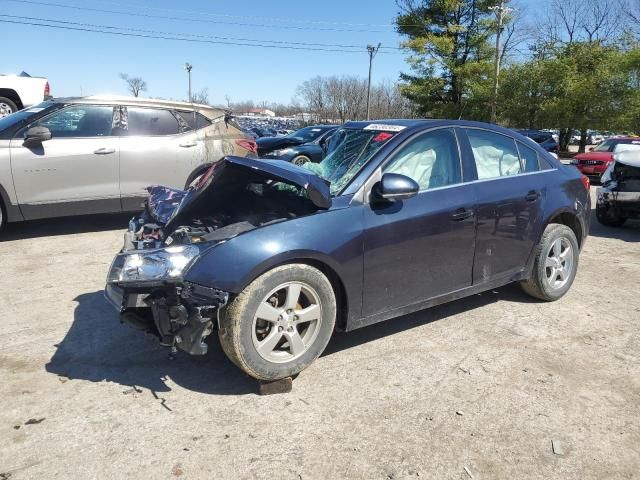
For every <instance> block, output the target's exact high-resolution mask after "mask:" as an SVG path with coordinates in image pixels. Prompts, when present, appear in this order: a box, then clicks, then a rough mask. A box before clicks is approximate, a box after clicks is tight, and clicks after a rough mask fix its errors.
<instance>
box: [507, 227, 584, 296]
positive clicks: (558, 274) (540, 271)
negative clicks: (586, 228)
mask: <svg viewBox="0 0 640 480" xmlns="http://www.w3.org/2000/svg"><path fill="white" fill-rule="evenodd" d="M535 255H536V257H535V261H534V264H533V270H532V271H531V278H529V279H527V280H524V281H522V282H521V283H520V285H521V286H522V289H523V290H524V291H525V292H526V293H527V294H529V295H531V296H532V297H535V298H538V299H540V300H545V301H547V302H553V301H555V300H558V299H559V298H561V297H562V296H564V294H565V293H567V292H568V291H569V289H570V288H571V285H572V284H573V280H574V279H575V277H576V272H577V271H578V261H579V257H580V248H579V246H578V241H577V240H576V235H575V233H573V230H571V229H570V228H569V227H567V226H566V225H560V224H557V223H551V224H549V225H547V228H545V230H544V233H543V235H542V239H541V240H540V243H539V244H538V247H537V249H536V254H535Z"/></svg>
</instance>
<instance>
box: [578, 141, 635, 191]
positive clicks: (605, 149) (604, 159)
mask: <svg viewBox="0 0 640 480" xmlns="http://www.w3.org/2000/svg"><path fill="white" fill-rule="evenodd" d="M639 149H640V138H638V137H613V138H608V139H607V140H605V141H603V142H602V143H601V144H600V145H598V146H597V147H594V148H590V149H589V151H588V152H585V153H579V154H577V155H576V156H575V157H573V160H572V161H571V163H572V164H573V165H575V166H576V168H577V169H578V170H580V172H581V173H582V174H583V175H586V176H587V177H589V178H591V179H593V180H596V181H600V177H601V176H602V174H603V173H604V172H605V170H606V169H607V168H608V167H609V165H610V164H611V162H612V161H613V156H614V154H616V153H619V152H623V151H626V150H639Z"/></svg>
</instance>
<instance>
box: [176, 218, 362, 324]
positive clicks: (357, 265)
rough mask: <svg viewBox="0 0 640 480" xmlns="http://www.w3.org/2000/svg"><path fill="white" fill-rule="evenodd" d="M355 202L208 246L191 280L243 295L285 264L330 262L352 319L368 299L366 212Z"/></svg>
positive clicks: (189, 279) (191, 272)
mask: <svg viewBox="0 0 640 480" xmlns="http://www.w3.org/2000/svg"><path fill="white" fill-rule="evenodd" d="M361 208H362V207H361V206H353V207H347V208H341V209H335V210H329V211H322V212H318V213H316V214H313V215H309V216H306V217H302V218H297V219H294V220H288V221H284V222H280V223H277V224H272V225H268V226H266V227H261V228H257V229H255V230H251V231H249V232H246V233H243V234H241V235H238V236H237V237H234V238H232V239H230V240H227V241H225V242H222V243H220V244H218V245H215V246H213V247H212V248H210V249H209V250H206V251H205V252H204V253H203V254H202V255H201V257H200V258H199V259H198V260H197V261H196V262H195V263H194V264H193V266H192V267H191V268H190V269H189V271H188V272H187V273H186V275H185V280H186V281H189V282H193V283H197V284H199V285H204V286H207V287H211V288H216V289H219V290H224V291H226V292H230V293H234V294H238V293H240V292H242V290H244V288H245V287H246V286H247V285H248V284H249V283H251V282H252V281H253V280H254V279H255V278H256V277H258V276H260V275H261V274H262V273H264V272H266V271H268V270H270V269H272V268H274V267H276V266H278V265H281V264H283V263H291V262H296V261H299V262H305V261H307V262H308V261H314V262H320V263H322V264H324V265H326V266H328V267H329V268H330V269H331V270H333V271H334V272H335V273H336V274H337V275H338V277H339V279H340V281H341V282H342V284H343V285H344V287H345V291H346V294H347V299H348V300H347V301H348V310H349V317H350V318H351V316H352V315H359V313H360V310H361V300H362V210H361Z"/></svg>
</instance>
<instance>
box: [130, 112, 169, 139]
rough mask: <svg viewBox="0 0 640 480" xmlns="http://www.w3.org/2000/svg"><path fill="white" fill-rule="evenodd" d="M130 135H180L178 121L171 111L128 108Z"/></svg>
mask: <svg viewBox="0 0 640 480" xmlns="http://www.w3.org/2000/svg"><path fill="white" fill-rule="evenodd" d="M127 110H128V112H129V126H128V131H129V135H156V136H157V135H175V134H177V133H180V129H179V125H178V120H177V119H176V117H174V116H173V114H172V113H171V112H170V111H169V110H162V109H159V108H137V107H128V108H127Z"/></svg>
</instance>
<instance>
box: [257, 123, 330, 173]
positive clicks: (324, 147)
mask: <svg viewBox="0 0 640 480" xmlns="http://www.w3.org/2000/svg"><path fill="white" fill-rule="evenodd" d="M337 129H338V127H330V128H326V129H324V130H323V131H322V133H321V134H320V135H319V136H318V137H316V138H315V140H312V141H310V142H306V143H302V144H300V145H287V146H284V147H283V148H280V149H276V150H271V151H269V152H267V153H265V154H264V155H262V156H261V158H265V159H268V160H285V161H287V162H291V163H293V164H295V165H304V164H305V163H307V162H313V163H318V162H320V161H322V159H323V158H324V156H325V154H326V153H327V151H328V148H329V141H330V139H331V136H332V135H333V133H334V132H335V131H336V130H337Z"/></svg>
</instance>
